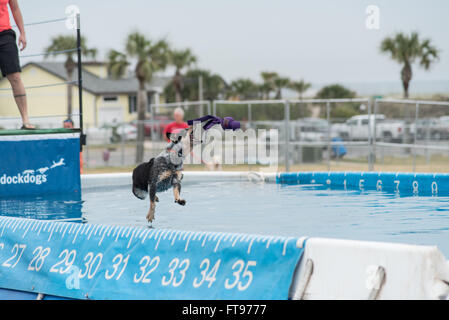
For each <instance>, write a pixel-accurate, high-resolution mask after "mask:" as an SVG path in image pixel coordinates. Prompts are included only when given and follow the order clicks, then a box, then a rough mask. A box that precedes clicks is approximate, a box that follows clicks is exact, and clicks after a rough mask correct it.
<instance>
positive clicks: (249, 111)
mask: <svg viewBox="0 0 449 320" xmlns="http://www.w3.org/2000/svg"><path fill="white" fill-rule="evenodd" d="M252 122H253V117H252V112H251V103H250V104H248V129H249V128H251V125H252Z"/></svg>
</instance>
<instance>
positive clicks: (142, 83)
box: [108, 31, 168, 163]
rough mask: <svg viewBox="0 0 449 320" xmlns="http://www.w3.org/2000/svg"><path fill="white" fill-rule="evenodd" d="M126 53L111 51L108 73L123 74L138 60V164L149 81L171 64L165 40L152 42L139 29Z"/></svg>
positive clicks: (142, 151) (141, 149) (140, 154)
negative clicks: (131, 60)
mask: <svg viewBox="0 0 449 320" xmlns="http://www.w3.org/2000/svg"><path fill="white" fill-rule="evenodd" d="M125 52H126V54H125V53H121V52H119V51H115V50H111V51H110V52H109V54H108V57H109V63H108V69H109V73H110V74H111V75H112V76H113V77H115V78H119V77H123V76H124V75H125V74H126V71H127V69H128V66H129V65H130V64H131V62H130V61H129V60H128V58H131V59H133V61H135V62H136V66H135V68H134V74H135V77H136V79H137V81H138V83H139V88H138V95H137V120H138V121H137V147H136V163H140V162H142V161H143V155H144V148H143V147H144V146H143V142H144V139H145V127H144V121H145V113H146V109H147V105H148V98H147V90H146V83H147V82H150V81H151V80H152V78H153V75H154V73H155V72H157V71H161V70H164V69H165V68H166V67H167V64H168V44H167V42H166V41H165V40H158V41H152V40H149V39H147V38H146V37H145V35H143V34H141V33H140V32H137V31H136V32H133V33H131V34H129V35H128V38H127V40H126V46H125Z"/></svg>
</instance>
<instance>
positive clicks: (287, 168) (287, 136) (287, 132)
mask: <svg viewBox="0 0 449 320" xmlns="http://www.w3.org/2000/svg"><path fill="white" fill-rule="evenodd" d="M284 108H285V116H284V117H285V119H284V121H285V128H284V130H285V172H289V171H290V160H289V156H290V148H289V144H290V103H289V102H288V101H285V103H284Z"/></svg>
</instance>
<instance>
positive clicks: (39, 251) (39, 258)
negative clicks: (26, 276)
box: [28, 246, 51, 271]
mask: <svg viewBox="0 0 449 320" xmlns="http://www.w3.org/2000/svg"><path fill="white" fill-rule="evenodd" d="M50 252H51V249H50V248H43V247H41V246H39V247H37V248H36V249H34V251H33V259H31V261H30V264H29V265H28V270H29V271H40V270H41V269H42V266H43V265H44V262H45V258H46V257H47V256H48V255H49V254H50Z"/></svg>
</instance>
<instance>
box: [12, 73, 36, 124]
mask: <svg viewBox="0 0 449 320" xmlns="http://www.w3.org/2000/svg"><path fill="white" fill-rule="evenodd" d="M6 78H7V79H8V80H9V82H10V83H11V87H12V92H13V94H14V99H15V101H16V104H17V107H18V108H19V111H20V115H21V116H22V122H23V125H24V127H26V128H34V127H33V126H32V125H30V120H29V118H28V104H27V97H26V92H25V86H24V85H23V82H22V78H21V77H20V72H16V73H12V74H9V75H7V76H6Z"/></svg>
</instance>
